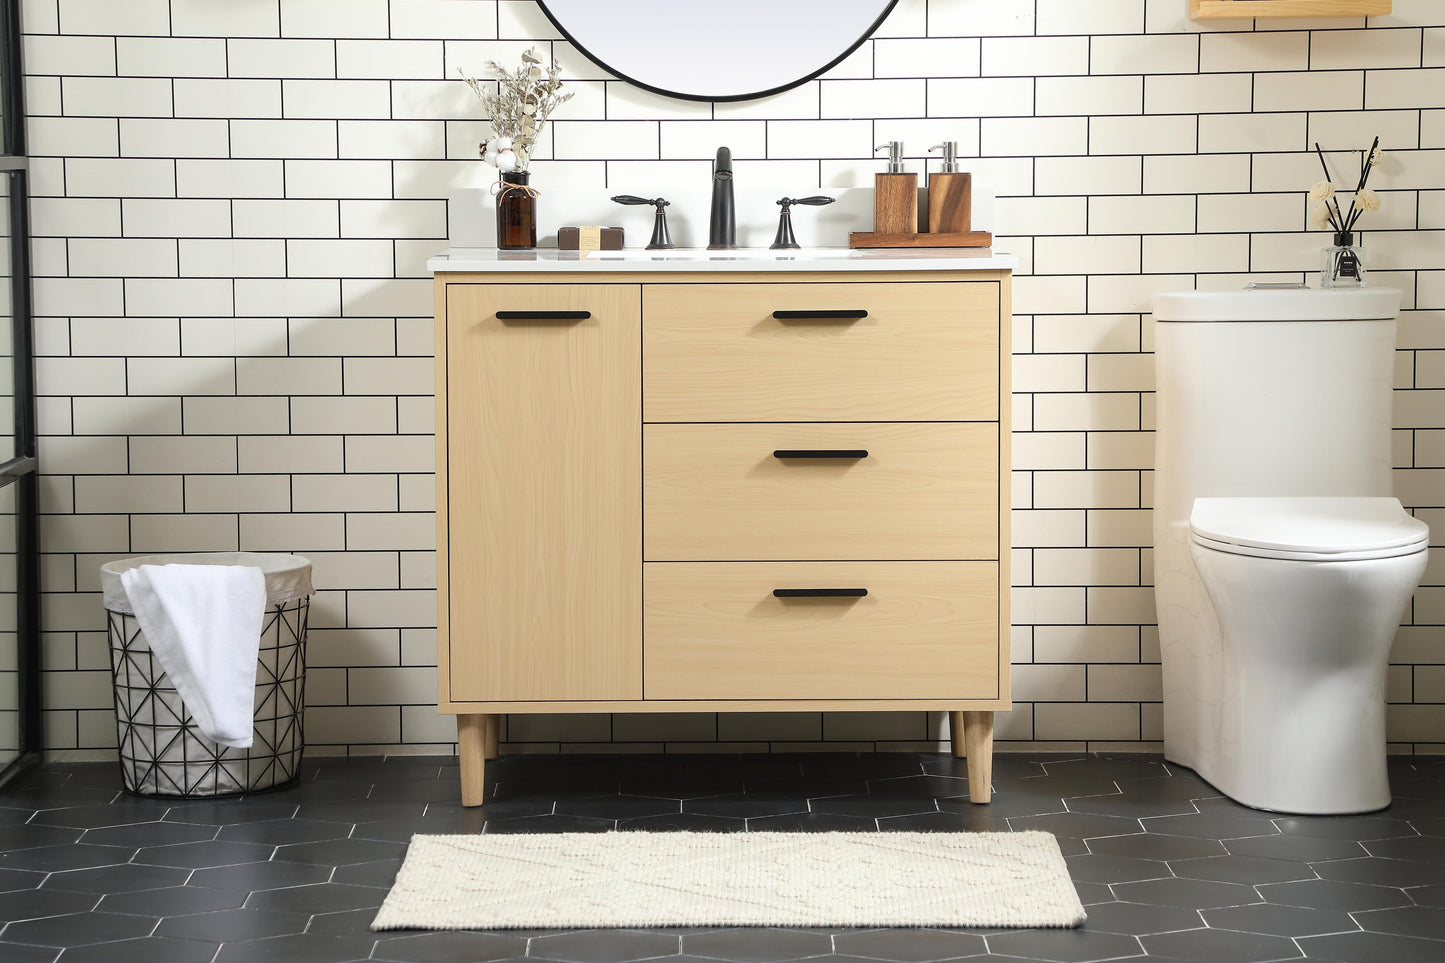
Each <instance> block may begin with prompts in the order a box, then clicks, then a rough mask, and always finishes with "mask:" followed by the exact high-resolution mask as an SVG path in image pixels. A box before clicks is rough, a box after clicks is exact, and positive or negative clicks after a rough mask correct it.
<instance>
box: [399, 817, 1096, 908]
mask: <svg viewBox="0 0 1445 963" xmlns="http://www.w3.org/2000/svg"><path fill="white" fill-rule="evenodd" d="M1083 919H1084V908H1083V906H1082V905H1081V904H1080V903H1079V897H1078V894H1077V893H1076V892H1075V891H1074V886H1073V883H1072V882H1071V881H1070V879H1069V871H1068V868H1067V867H1066V866H1065V864H1064V858H1063V855H1062V854H1061V853H1060V852H1059V844H1058V843H1057V842H1056V841H1055V840H1054V837H1053V836H1051V835H1050V834H1048V833H1043V832H1021V833H892V832H861V833H694V832H665V833H645V832H611V833H560V834H553V833H548V834H506V833H504V834H496V835H491V834H483V835H475V836H413V837H412V840H411V847H410V848H409V849H408V850H407V854H406V861H405V862H404V863H403V864H402V867H401V871H400V872H399V873H398V874H397V877H396V883H395V884H394V885H393V886H392V889H391V892H390V893H388V894H387V897H386V901H385V902H384V903H383V904H382V906H381V910H380V911H379V912H378V913H377V914H376V919H375V920H374V921H373V922H372V924H371V928H372V929H373V930H392V929H443V930H451V929H506V928H517V927H523V928H532V927H538V928H558V929H580V928H594V927H620V926H987V927H1001V926H1008V927H1015V926H1017V927H1032V926H1076V925H1078V924H1079V923H1081V922H1082V921H1083Z"/></svg>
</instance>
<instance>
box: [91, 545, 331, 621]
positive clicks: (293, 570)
mask: <svg viewBox="0 0 1445 963" xmlns="http://www.w3.org/2000/svg"><path fill="white" fill-rule="evenodd" d="M142 565H250V566H254V567H255V568H259V569H260V570H261V571H262V572H264V573H265V574H266V604H267V605H271V606H274V605H284V604H285V603H287V602H294V601H295V600H296V599H299V598H304V597H306V596H308V595H311V594H313V593H314V592H315V591H316V590H315V589H314V588H313V587H312V585H311V560H310V559H308V558H306V557H305V556H302V555H287V554H283V553H281V552H190V553H185V554H175V555H143V556H140V557H138V558H124V559H118V560H116V561H114V562H106V563H105V564H104V565H102V566H101V567H100V587H101V590H102V592H104V594H105V607H106V609H107V611H110V612H119V613H121V614H123V615H134V614H135V609H133V608H131V604H130V600H129V599H128V598H126V595H125V586H123V585H122V584H121V581H120V573H122V572H124V571H127V570H128V569H133V568H139V567H140V566H142Z"/></svg>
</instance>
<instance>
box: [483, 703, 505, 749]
mask: <svg viewBox="0 0 1445 963" xmlns="http://www.w3.org/2000/svg"><path fill="white" fill-rule="evenodd" d="M486 720H487V731H486V747H485V748H486V756H487V758H488V759H495V758H497V757H498V756H500V755H501V754H502V748H501V743H502V717H501V716H499V715H495V714H492V715H488V716H487V717H486Z"/></svg>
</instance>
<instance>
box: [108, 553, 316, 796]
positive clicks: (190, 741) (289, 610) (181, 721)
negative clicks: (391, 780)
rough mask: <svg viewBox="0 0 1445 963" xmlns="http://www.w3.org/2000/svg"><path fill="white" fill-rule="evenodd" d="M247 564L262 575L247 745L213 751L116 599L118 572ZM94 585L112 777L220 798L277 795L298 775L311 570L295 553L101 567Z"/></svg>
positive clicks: (166, 558)
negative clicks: (98, 595) (101, 622)
mask: <svg viewBox="0 0 1445 963" xmlns="http://www.w3.org/2000/svg"><path fill="white" fill-rule="evenodd" d="M167 563H181V564H187V565H253V566H256V567H258V568H260V569H261V570H262V571H263V572H264V573H265V575H266V606H267V612H266V617H265V620H264V621H263V624H262V629H261V639H260V649H259V651H258V654H257V660H256V697H255V716H254V723H255V729H254V741H253V743H252V745H251V747H250V748H248V749H237V748H232V747H228V746H221V745H217V744H216V743H215V742H212V741H211V740H210V739H207V738H206V737H205V736H204V735H202V734H201V731H200V729H199V728H198V727H197V725H196V721H195V719H194V718H193V717H192V716H191V714H190V712H189V710H187V708H186V706H185V703H184V702H183V701H182V700H181V696H180V693H179V692H177V691H176V688H175V686H174V685H173V684H172V683H171V680H170V678H169V677H168V676H167V675H166V673H165V670H164V669H163V668H162V667H161V664H160V660H159V659H157V658H156V656H155V654H154V653H153V652H152V651H151V647H150V644H149V642H148V641H147V640H146V637H145V633H144V632H142V631H141V628H140V623H139V622H138V621H137V620H136V617H135V614H134V610H133V609H132V608H131V606H130V602H129V600H127V599H126V597H125V590H124V588H123V586H122V585H121V580H120V573H121V572H123V571H125V570H127V569H131V568H136V567H138V566H141V565H165V564H167ZM101 583H102V588H103V589H104V593H105V608H106V613H107V623H108V627H109V638H110V654H111V675H112V678H113V679H114V682H115V717H116V729H117V735H118V741H119V749H120V763H121V776H122V779H123V781H124V784H125V788H126V791H128V792H132V793H137V794H139V795H144V796H185V797H196V796H226V795H235V794H238V793H251V792H260V791H262V790H267V789H280V788H284V787H285V786H287V785H290V784H292V783H294V782H295V781H296V780H297V778H298V777H299V776H300V770H301V756H302V753H303V752H304V750H305V748H306V742H305V738H304V732H303V712H304V710H305V704H306V699H305V693H306V620H307V616H308V614H309V612H310V607H311V604H310V603H311V599H310V596H311V593H312V591H313V589H312V586H311V562H310V561H309V560H307V559H305V558H303V557H302V556H299V555H282V554H274V553H258V552H223V553H204V554H193V555H151V556H145V557H142V558H129V559H124V560H122V561H117V562H108V563H106V564H105V565H103V566H101Z"/></svg>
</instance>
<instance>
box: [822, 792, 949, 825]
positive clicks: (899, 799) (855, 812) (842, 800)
mask: <svg viewBox="0 0 1445 963" xmlns="http://www.w3.org/2000/svg"><path fill="white" fill-rule="evenodd" d="M808 806H809V808H810V809H811V810H812V811H813V812H815V813H826V814H828V815H832V816H862V817H864V818H865V819H878V818H880V817H883V816H914V815H918V814H919V813H931V812H938V805H937V803H935V802H934V800H933V797H932V796H914V795H909V794H891V793H860V794H854V795H847V796H825V797H821V798H815V799H810V800H809V801H808Z"/></svg>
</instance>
